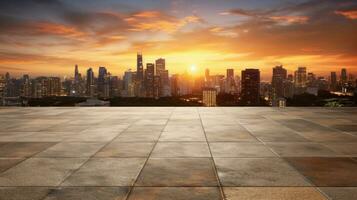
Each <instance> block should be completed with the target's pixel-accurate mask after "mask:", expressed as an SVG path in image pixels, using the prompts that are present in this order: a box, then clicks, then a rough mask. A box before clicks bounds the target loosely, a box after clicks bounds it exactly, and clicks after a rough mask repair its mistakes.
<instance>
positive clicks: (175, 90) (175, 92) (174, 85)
mask: <svg viewBox="0 0 357 200" xmlns="http://www.w3.org/2000/svg"><path fill="white" fill-rule="evenodd" d="M178 79H179V75H178V74H174V75H172V76H171V78H170V88H171V95H172V96H174V97H177V96H179V95H180V91H179V83H178Z"/></svg>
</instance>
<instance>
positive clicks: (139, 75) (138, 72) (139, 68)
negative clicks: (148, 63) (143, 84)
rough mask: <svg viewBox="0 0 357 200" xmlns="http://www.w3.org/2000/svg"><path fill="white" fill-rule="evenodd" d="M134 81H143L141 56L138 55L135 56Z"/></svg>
mask: <svg viewBox="0 0 357 200" xmlns="http://www.w3.org/2000/svg"><path fill="white" fill-rule="evenodd" d="M136 80H138V81H143V80H144V65H143V55H142V53H138V54H137V55H136Z"/></svg>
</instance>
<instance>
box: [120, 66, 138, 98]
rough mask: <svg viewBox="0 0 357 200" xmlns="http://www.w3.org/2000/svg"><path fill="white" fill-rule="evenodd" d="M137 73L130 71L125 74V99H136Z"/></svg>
mask: <svg viewBox="0 0 357 200" xmlns="http://www.w3.org/2000/svg"><path fill="white" fill-rule="evenodd" d="M136 75H137V74H136V73H135V72H132V71H131V70H130V69H129V70H128V71H126V72H125V73H124V78H123V81H124V92H123V96H125V97H134V96H135V81H136Z"/></svg>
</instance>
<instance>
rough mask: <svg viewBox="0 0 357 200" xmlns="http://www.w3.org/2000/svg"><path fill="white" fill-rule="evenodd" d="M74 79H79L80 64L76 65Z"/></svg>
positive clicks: (76, 80)
mask: <svg viewBox="0 0 357 200" xmlns="http://www.w3.org/2000/svg"><path fill="white" fill-rule="evenodd" d="M74 81H75V82H78V81H79V71H78V65H75V66H74Z"/></svg>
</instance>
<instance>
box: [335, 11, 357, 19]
mask: <svg viewBox="0 0 357 200" xmlns="http://www.w3.org/2000/svg"><path fill="white" fill-rule="evenodd" d="M335 14H338V15H342V16H344V17H346V18H348V19H357V10H350V11H340V10H337V11H335Z"/></svg>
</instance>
